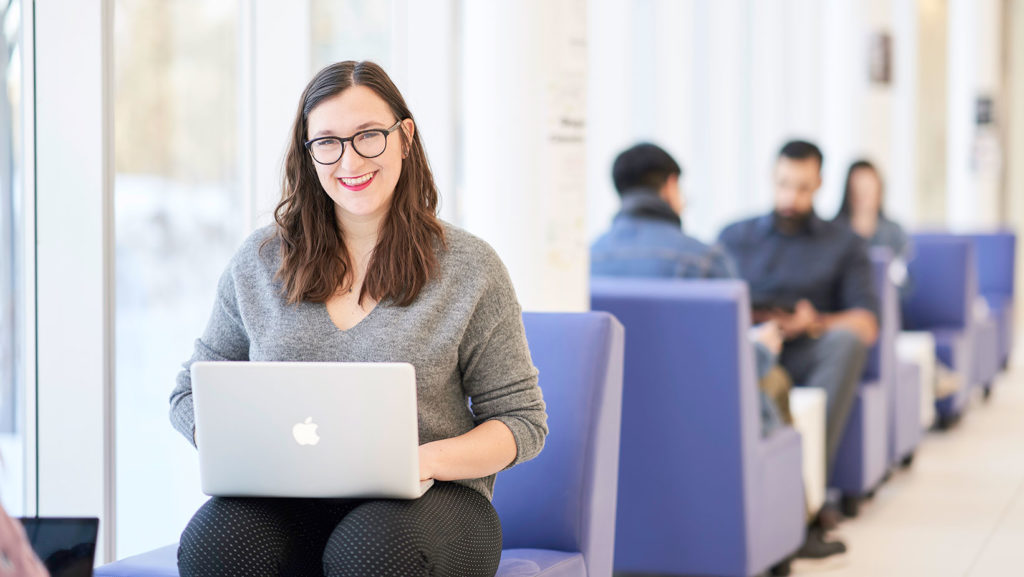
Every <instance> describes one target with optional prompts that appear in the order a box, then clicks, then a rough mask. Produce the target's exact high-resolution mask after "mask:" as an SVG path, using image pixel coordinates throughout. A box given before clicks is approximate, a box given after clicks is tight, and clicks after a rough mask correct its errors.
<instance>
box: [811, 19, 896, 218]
mask: <svg viewBox="0 0 1024 577" xmlns="http://www.w3.org/2000/svg"><path fill="white" fill-rule="evenodd" d="M820 9H821V20H820V22H821V36H820V38H819V39H818V41H819V42H820V43H821V57H822V61H821V62H820V63H819V66H820V70H821V76H820V77H819V82H820V83H821V84H820V85H819V91H820V92H819V94H820V97H819V98H820V100H821V111H822V115H821V132H820V136H819V137H818V138H819V139H820V142H819V143H818V144H819V145H820V146H821V149H822V152H823V153H824V154H825V166H824V170H823V173H824V174H823V177H824V182H823V183H822V187H821V190H820V191H818V196H817V199H816V202H815V205H816V207H817V210H818V214H819V216H821V217H822V218H825V219H829V218H832V216H834V215H835V214H836V211H837V210H838V209H839V203H840V200H841V197H842V187H843V183H844V180H845V178H846V170H847V168H849V164H850V162H851V161H852V160H853V159H854V158H855V157H859V156H865V155H868V156H872V155H870V154H869V152H870V151H869V150H867V146H866V144H867V143H866V142H865V135H866V134H869V133H870V129H869V128H867V127H865V126H864V124H865V122H869V121H870V118H869V117H868V115H867V114H866V112H867V111H868V110H872V109H873V111H874V112H876V113H884V112H886V110H885V108H884V104H883V103H879V102H874V101H875V100H877V99H878V98H884V96H880V95H876V94H872V93H871V92H869V86H868V66H867V54H868V50H867V39H868V29H869V27H868V25H867V13H866V7H865V6H864V5H863V3H861V2H860V1H859V0H836V1H830V2H824V3H822V4H821V8H820ZM805 49H806V48H805ZM883 122H884V120H883ZM874 160H880V159H877V158H876V159H874ZM881 163H882V166H883V169H884V167H885V162H884V159H881Z"/></svg>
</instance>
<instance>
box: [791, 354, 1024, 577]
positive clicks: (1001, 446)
mask: <svg viewBox="0 0 1024 577" xmlns="http://www.w3.org/2000/svg"><path fill="white" fill-rule="evenodd" d="M1016 358H1017V359H1021V358H1022V356H1021V355H1019V354H1018V355H1016ZM836 533H837V536H839V537H840V538H842V539H843V540H844V541H845V542H846V544H847V546H848V547H849V552H848V553H847V554H846V555H845V556H844V557H845V558H844V559H842V561H841V562H840V563H839V564H838V566H834V567H831V568H830V569H825V568H823V567H810V566H808V565H807V564H803V565H801V564H800V563H799V562H798V563H796V564H794V571H793V574H794V575H801V576H803V575H827V576H829V577H854V576H855V577H888V576H892V577H919V576H920V577H946V576H949V577H1008V576H1024V367H1021V366H1017V367H1015V368H1013V369H1011V371H1010V372H1008V373H1006V374H1004V375H1003V376H1002V377H1001V378H1000V379H999V380H998V381H997V383H996V387H995V389H994V392H993V395H992V398H991V399H990V400H988V401H987V402H986V401H983V400H982V399H981V398H980V397H979V398H975V399H974V400H973V403H972V406H971V408H970V409H969V410H968V411H967V414H966V415H965V416H964V418H963V419H962V420H961V422H960V423H959V424H957V425H956V426H955V427H954V428H953V429H952V430H950V431H945V432H930V433H928V434H927V436H926V437H925V439H924V440H923V441H922V444H921V446H920V447H919V448H918V451H917V456H916V458H915V460H914V463H913V465H912V466H911V467H910V468H909V469H906V470H901V471H899V472H897V473H895V474H894V475H893V477H892V478H891V479H890V480H889V481H888V482H887V483H885V484H884V485H883V486H882V487H881V488H880V489H879V490H878V492H877V494H876V495H875V498H874V499H873V500H871V501H868V502H866V503H865V504H864V505H863V506H862V508H861V512H860V515H859V516H858V517H857V518H856V519H852V520H848V521H846V522H845V523H843V524H842V525H841V526H840V527H839V529H838V530H837V532H836Z"/></svg>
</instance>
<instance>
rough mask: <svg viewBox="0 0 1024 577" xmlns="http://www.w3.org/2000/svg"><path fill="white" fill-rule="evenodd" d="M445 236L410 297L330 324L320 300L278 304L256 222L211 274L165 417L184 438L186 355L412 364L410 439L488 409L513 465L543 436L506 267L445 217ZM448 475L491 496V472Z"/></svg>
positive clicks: (484, 417) (274, 257) (446, 429)
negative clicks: (506, 440) (432, 271)
mask: <svg viewBox="0 0 1024 577" xmlns="http://www.w3.org/2000/svg"><path fill="white" fill-rule="evenodd" d="M445 234H446V236H447V241H448V249H447V250H445V251H441V252H439V254H438V257H439V260H440V265H441V266H440V275H439V276H438V277H437V278H435V279H434V280H432V281H431V282H430V283H428V284H427V286H426V287H424V289H423V290H422V292H420V294H419V296H418V297H417V299H416V300H415V301H414V302H413V303H412V304H411V305H409V306H407V307H399V306H396V305H394V304H392V303H389V302H387V301H382V302H381V303H380V304H378V305H377V307H376V308H374V309H373V310H372V311H371V312H370V314H369V315H368V316H367V317H366V318H364V319H363V320H362V321H361V322H360V323H359V324H357V325H356V326H354V327H352V328H351V329H349V330H347V331H342V330H339V329H338V328H337V327H336V326H335V325H334V323H333V322H332V321H331V318H330V316H329V315H328V314H327V308H326V306H325V305H324V303H311V302H302V303H300V304H298V305H288V304H286V303H285V301H284V299H283V298H282V296H281V283H279V282H275V281H274V275H275V273H276V272H277V269H278V266H279V264H280V260H281V258H280V240H279V239H278V238H277V237H276V235H275V234H274V228H273V226H269V227H265V228H262V229H260V230H257V231H256V232H255V233H253V234H252V235H251V236H250V237H249V238H248V239H247V240H246V241H245V243H243V245H242V247H241V249H239V251H238V253H237V254H235V256H234V258H232V260H231V262H230V263H229V264H228V267H227V270H225V271H224V274H223V275H222V276H221V279H220V284H219V286H218V288H217V299H216V302H215V303H214V306H213V313H212V315H211V316H210V322H209V324H208V325H207V327H206V331H205V332H204V333H203V336H202V338H200V339H198V340H197V341H196V343H195V352H194V353H193V354H192V358H191V359H190V360H189V361H188V362H186V363H185V364H184V368H185V370H183V371H181V372H180V373H179V374H178V380H177V386H176V387H175V388H174V391H173V392H172V393H171V399H170V402H171V411H170V416H171V422H172V423H173V424H174V427H175V428H176V429H177V430H178V431H180V432H181V433H182V434H183V435H185V437H186V438H187V439H188V440H189V442H192V433H193V428H194V426H195V424H194V419H193V412H192V383H191V377H190V374H189V367H191V365H192V363H194V362H196V361H211V360H212V361H225V360H230V361H246V360H251V361H330V362H354V361H365V362H408V363H412V365H413V366H415V367H416V388H417V403H418V412H419V437H420V443H427V442H430V441H436V440H439V439H447V438H450V437H455V436H458V435H461V434H463V433H465V432H467V431H469V430H470V429H472V428H473V427H474V426H476V425H479V424H480V423H482V422H484V421H488V420H492V419H494V420H498V421H501V422H502V423H505V424H506V425H507V426H508V428H509V429H511V430H512V434H513V435H514V436H515V440H516V448H517V451H518V452H517V456H516V459H515V461H514V463H513V464H518V463H521V462H523V461H526V460H529V459H532V458H533V457H534V456H536V455H537V453H539V452H540V450H541V448H542V447H543V446H544V438H545V436H546V435H547V432H548V429H547V413H546V412H545V406H544V400H543V398H542V396H541V390H540V388H539V387H538V386H537V369H536V368H534V366H533V363H532V361H531V359H530V351H529V349H528V348H527V344H526V335H525V332H524V330H523V322H522V317H521V316H520V308H519V302H518V301H517V300H516V295H515V291H514V289H513V288H512V282H511V280H510V279H509V275H508V271H507V270H506V269H505V266H504V265H503V264H502V262H501V260H500V259H499V258H498V255H497V254H496V253H495V252H494V250H493V249H492V248H491V247H490V246H488V245H487V243H485V242H483V241H482V240H480V239H478V238H476V237H474V236H472V235H470V234H469V233H467V232H465V231H462V230H460V229H457V228H455V227H453V226H451V225H445ZM267 238H271V240H270V242H268V243H267V244H266V246H264V247H263V248H262V250H261V248H260V245H261V244H262V243H263V241H264V240H265V239H267ZM282 394H286V393H284V392H283V391H282ZM460 482H461V483H462V484H464V485H466V486H468V487H471V488H473V489H476V490H477V491H479V492H480V493H482V494H483V495H484V496H486V497H487V498H488V499H490V498H491V495H492V493H493V489H494V476H493V475H492V476H490V477H485V478H482V479H470V480H465V481H460Z"/></svg>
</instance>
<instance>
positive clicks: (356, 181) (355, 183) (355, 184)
mask: <svg viewBox="0 0 1024 577" xmlns="http://www.w3.org/2000/svg"><path fill="white" fill-rule="evenodd" d="M376 176H377V171H374V172H368V173H366V174H364V175H362V176H355V177H352V178H345V177H341V178H339V179H338V181H339V182H341V185H342V186H344V187H345V188H348V189H350V190H362V189H364V188H366V187H367V186H369V185H370V182H372V181H373V179H374V177H376Z"/></svg>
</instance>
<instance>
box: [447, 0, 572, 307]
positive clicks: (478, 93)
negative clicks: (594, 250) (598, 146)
mask: <svg viewBox="0 0 1024 577" xmlns="http://www.w3.org/2000/svg"><path fill="white" fill-rule="evenodd" d="M586 6H587V4H586V2H585V0H558V1H550V0H530V1H527V2H523V1H517V0H497V1H494V2H465V3H463V14H462V34H463V44H462V58H461V72H462V82H461V97H462V104H463V106H462V126H461V140H462V142H461V145H462V166H461V186H460V191H459V199H460V203H461V206H460V211H461V214H462V216H463V220H462V224H463V225H465V227H466V228H467V229H468V230H469V231H470V232H472V233H474V234H477V235H479V236H481V237H482V238H484V239H485V240H487V241H488V242H490V243H491V245H492V246H493V247H494V248H495V249H496V250H497V252H498V254H499V255H500V256H501V258H502V260H503V261H504V262H505V265H506V266H507V267H508V269H509V272H510V274H511V276H512V281H513V283H514V284H515V287H516V291H517V293H518V296H519V300H520V302H521V303H522V305H523V308H524V309H526V310H568V311H573V310H587V309H588V308H589V292H588V288H587V287H588V284H587V283H588V281H587V277H588V274H589V269H588V252H587V245H586V228H585V227H586V194H585V183H586V180H585V179H586V173H585V155H586V148H585V140H584V138H585V134H586V133H585V122H586V90H587V84H586V73H587V61H586V56H587V52H586V43H587V30H586V18H585V11H586ZM524 39H529V40H527V41H524Z"/></svg>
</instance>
